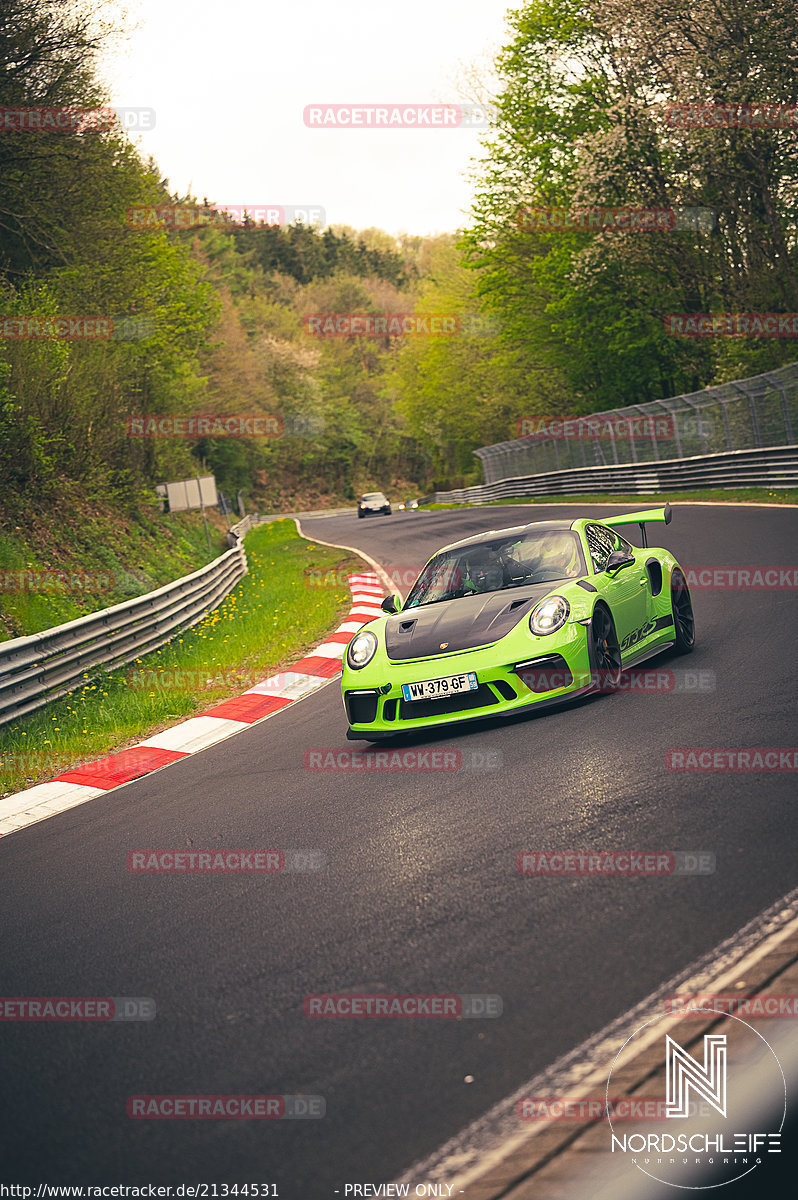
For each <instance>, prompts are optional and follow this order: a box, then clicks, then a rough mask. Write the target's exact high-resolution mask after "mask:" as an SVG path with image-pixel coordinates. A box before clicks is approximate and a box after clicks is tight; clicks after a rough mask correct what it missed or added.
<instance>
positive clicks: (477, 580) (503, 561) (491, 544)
mask: <svg viewBox="0 0 798 1200" xmlns="http://www.w3.org/2000/svg"><path fill="white" fill-rule="evenodd" d="M585 574H587V568H586V567H585V560H584V557H583V555H582V548H581V546H580V543H579V538H578V537H577V535H576V534H575V533H572V532H571V531H570V530H567V529H556V530H551V529H548V530H540V531H538V532H534V533H533V532H527V533H524V534H523V535H522V536H521V537H518V535H517V534H516V535H514V536H511V537H504V538H492V539H491V540H490V541H485V542H477V543H475V544H474V545H472V546H463V547H461V548H460V549H454V550H447V551H444V552H443V553H441V554H437V555H436V556H435V558H433V559H431V560H430V561H429V562H428V563H427V565H426V567H425V568H424V570H423V571H422V572H421V574H420V575H419V577H418V579H417V580H416V582H415V583H414V584H413V587H412V588H411V589H410V595H409V596H408V597H407V601H406V603H405V604H404V606H403V607H404V608H405V609H407V608H415V607H416V606H417V605H419V604H437V603H439V602H440V601H441V600H457V599H459V598H461V597H462V596H472V595H474V594H475V593H477V592H499V591H503V590H504V589H505V588H513V587H523V586H525V585H527V584H534V583H556V582H557V581H558V580H560V579H578V578H579V576H580V575H585Z"/></svg>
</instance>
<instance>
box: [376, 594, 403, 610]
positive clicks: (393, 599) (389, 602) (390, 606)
mask: <svg viewBox="0 0 798 1200" xmlns="http://www.w3.org/2000/svg"><path fill="white" fill-rule="evenodd" d="M401 607H402V601H401V600H400V599H399V597H398V596H386V597H385V599H384V600H383V602H382V604H381V605H380V608H381V609H382V611H383V612H386V613H398V612H399V609H400V608H401Z"/></svg>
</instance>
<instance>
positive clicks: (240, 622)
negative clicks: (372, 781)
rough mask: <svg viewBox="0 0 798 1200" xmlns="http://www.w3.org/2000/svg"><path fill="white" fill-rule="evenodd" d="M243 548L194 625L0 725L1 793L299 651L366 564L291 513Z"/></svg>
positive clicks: (140, 732) (120, 741)
mask: <svg viewBox="0 0 798 1200" xmlns="http://www.w3.org/2000/svg"><path fill="white" fill-rule="evenodd" d="M246 549H247V560H248V563H249V574H248V575H246V576H245V577H244V579H242V580H241V582H240V583H239V584H238V585H237V587H236V588H235V589H234V590H233V591H232V592H231V593H230V594H229V595H228V596H227V597H226V598H225V600H224V601H223V602H222V603H221V604H220V605H219V607H218V608H216V609H214V610H213V612H211V613H209V614H208V616H207V617H205V618H204V619H203V620H202V621H201V622H199V623H198V624H197V625H195V626H193V628H191V629H187V630H184V632H183V633H180V634H178V635H177V636H176V637H175V638H174V639H173V640H172V641H171V642H169V643H168V644H167V645H166V646H163V647H161V649H160V650H155V651H153V653H152V654H149V655H147V656H146V658H143V659H138V660H137V661H136V662H134V663H132V664H131V665H130V666H129V667H122V668H120V669H119V670H118V671H112V672H103V671H96V672H94V673H91V672H89V673H87V674H86V675H85V676H84V679H85V683H84V686H83V687H82V688H81V689H80V690H79V691H75V692H71V693H70V695H68V696H64V697H63V699H61V700H55V701H53V702H52V703H51V704H48V705H46V706H45V707H44V708H42V709H40V710H39V711H38V712H35V713H31V714H30V716H28V717H25V718H23V719H21V720H20V721H18V722H14V723H13V724H10V725H6V726H4V727H3V728H2V729H0V795H7V794H8V793H9V792H16V791H20V790H21V789H23V788H26V787H31V786H32V785H33V784H35V783H40V782H43V781H45V780H48V779H52V778H54V777H55V776H56V775H59V774H61V773H62V772H63V771H65V770H68V769H69V768H70V767H75V766H79V765H80V764H82V763H84V762H92V761H94V760H95V759H97V758H102V757H103V756H104V755H106V754H109V753H111V752H112V751H115V750H120V749H123V748H124V747H125V746H128V745H130V744H131V743H134V742H141V741H144V740H145V738H147V737H148V736H151V735H152V734H154V733H155V732H157V731H159V730H161V729H164V728H167V727H168V726H169V725H173V724H175V723H176V722H177V721H179V720H185V719H186V718H187V717H191V716H194V715H196V714H197V713H200V712H203V711H204V710H205V709H207V708H210V707H212V705H213V704H214V703H215V702H218V701H220V700H223V699H225V698H226V697H228V696H235V695H238V694H239V693H241V692H243V691H246V689H247V688H248V687H251V686H252V685H253V684H254V683H257V682H258V681H259V680H261V679H263V678H264V677H265V676H267V675H269V674H272V673H273V672H274V671H276V670H279V669H281V668H282V667H284V666H288V665H290V664H291V663H292V662H294V661H296V659H297V658H300V657H301V656H302V654H303V653H304V652H305V651H306V650H308V649H309V648H310V646H311V645H312V644H313V643H314V642H316V641H318V640H319V639H320V638H321V637H322V636H323V635H324V634H325V633H326V632H327V631H328V630H329V629H330V628H331V627H332V626H334V625H335V624H336V623H338V621H339V620H340V619H341V617H342V615H343V614H345V613H346V612H348V610H349V607H350V603H351V595H350V592H349V588H348V587H347V584H346V579H345V576H346V573H347V572H351V571H362V570H363V567H364V564H363V561H362V560H361V559H360V558H357V557H356V556H354V555H345V554H343V553H342V551H341V550H338V549H335V548H332V547H327V546H318V545H315V544H314V543H312V542H307V541H305V539H304V538H301V537H300V536H299V534H298V533H297V532H296V528H295V526H294V523H293V521H290V520H282V521H273V522H270V523H269V524H266V525H261V526H259V527H257V528H256V529H254V530H252V532H251V533H249V534H248V535H247V539H246ZM310 572H313V574H312V575H311V574H310ZM314 580H319V581H320V584H322V585H320V586H311V584H312V582H313V581H314ZM342 719H343V718H342Z"/></svg>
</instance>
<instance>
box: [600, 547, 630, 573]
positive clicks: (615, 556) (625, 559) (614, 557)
mask: <svg viewBox="0 0 798 1200" xmlns="http://www.w3.org/2000/svg"><path fill="white" fill-rule="evenodd" d="M634 561H635V556H634V554H627V553H626V551H625V550H613V552H612V554H611V555H610V556H609V558H608V559H607V568H606V569H607V571H621V570H623V568H624V567H631V566H633V565H634Z"/></svg>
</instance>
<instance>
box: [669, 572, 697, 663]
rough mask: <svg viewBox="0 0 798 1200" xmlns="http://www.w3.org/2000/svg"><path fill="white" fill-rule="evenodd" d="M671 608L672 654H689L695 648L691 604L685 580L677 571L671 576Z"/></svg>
mask: <svg viewBox="0 0 798 1200" xmlns="http://www.w3.org/2000/svg"><path fill="white" fill-rule="evenodd" d="M671 608H672V610H673V626H674V629H675V630H676V641H675V643H674V646H673V652H674V654H690V652H691V651H692V649H693V647H694V646H695V619H694V617H693V602H692V600H691V599H690V589H689V588H688V586H687V580H686V579H685V577H684V575H683V574H682V572H681V571H679V570H676V571H674V572H673V574H672V575H671Z"/></svg>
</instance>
